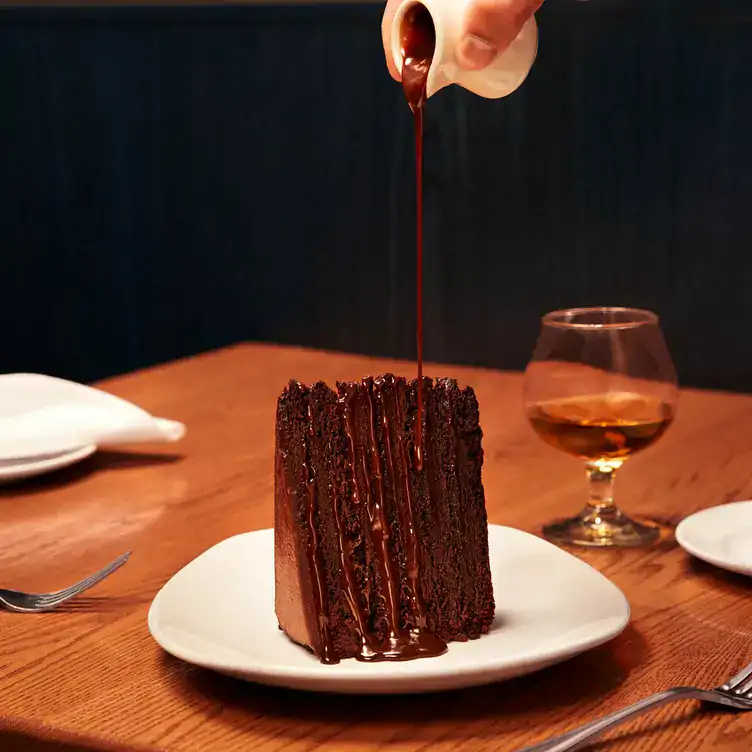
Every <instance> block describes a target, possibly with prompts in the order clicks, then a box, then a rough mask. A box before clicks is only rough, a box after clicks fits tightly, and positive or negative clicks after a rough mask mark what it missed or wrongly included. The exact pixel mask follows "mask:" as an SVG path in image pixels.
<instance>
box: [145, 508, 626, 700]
mask: <svg viewBox="0 0 752 752" xmlns="http://www.w3.org/2000/svg"><path fill="white" fill-rule="evenodd" d="M488 528H489V536H490V535H491V534H494V533H492V532H491V531H492V530H495V531H497V532H496V533H495V534H499V532H502V531H503V533H504V534H509V533H510V532H511V533H512V534H514V535H519V536H521V537H525V538H526V539H528V540H530V539H532V540H533V541H535V545H540V546H541V547H547V548H548V547H550V549H552V550H554V551H556V552H557V554H556V555H560V554H561V555H563V556H566V557H568V558H569V559H571V560H572V561H573V562H576V566H579V568H580V569H581V570H582V571H587V572H588V576H594V575H597V577H598V578H599V579H600V581H601V584H603V585H604V586H606V587H609V588H611V590H612V593H613V595H614V596H616V598H617V599H619V600H620V606H621V609H622V612H621V617H622V618H621V621H620V622H619V624H618V626H617V627H613V628H611V629H610V630H608V631H606V632H603V634H600V635H598V636H596V637H587V638H581V639H580V640H575V641H573V642H572V643H571V644H570V645H568V646H567V649H566V650H565V651H562V649H561V648H549V649H548V650H547V651H542V652H540V653H537V654H536V656H535V658H534V659H533V660H532V661H531V662H532V663H534V665H535V668H534V669H533V670H534V671H537V670H539V669H541V668H544V667H545V666H548V665H551V664H553V663H558V662H560V661H564V660H567V659H569V658H573V657H574V656H576V655H579V654H581V653H584V652H587V651H589V650H592V649H594V648H596V647H598V646H599V645H603V644H605V643H606V642H610V641H611V640H613V639H614V638H615V637H618V635H620V634H621V633H622V632H623V631H624V630H625V629H626V628H627V626H628V625H629V623H630V620H631V616H632V614H631V605H630V603H629V600H628V599H627V597H626V595H625V594H624V592H623V591H622V590H621V589H620V588H619V587H618V586H617V585H616V584H615V583H614V582H612V581H611V580H610V579H609V578H608V577H606V575H604V574H603V573H602V572H600V571H599V570H598V569H596V568H595V567H593V566H592V565H590V564H588V563H587V562H586V561H583V560H582V559H580V558H579V557H577V556H575V555H574V554H572V553H570V552H569V551H567V550H566V549H564V548H560V547H558V546H556V545H554V544H553V543H550V542H549V541H547V540H545V539H543V538H541V537H539V536H537V535H534V534H532V533H528V532H526V531H524V530H520V529H518V528H514V527H511V526H507V525H496V524H491V523H489V525H488ZM273 530H274V529H273V528H263V529H261V530H251V531H246V532H243V533H237V534H235V535H231V536H229V537H227V538H225V539H223V540H221V541H218V542H217V543H215V544H214V545H212V546H210V547H209V548H207V549H206V550H204V551H203V552H201V553H200V554H198V555H197V556H195V557H194V558H193V559H191V560H190V561H189V562H188V563H186V564H185V565H184V566H183V567H181V569H180V570H178V571H177V572H176V573H175V574H173V575H172V576H171V577H170V578H169V579H168V580H167V581H166V582H165V583H164V585H162V587H160V589H159V591H158V592H157V594H156V595H155V596H154V599H153V600H152V602H151V604H150V606H149V611H148V615H147V625H148V629H149V632H150V633H151V636H152V638H153V639H154V641H155V642H156V643H157V644H158V645H159V646H160V647H161V648H162V649H163V650H165V652H167V653H169V654H170V655H172V656H174V657H175V658H178V659H179V660H182V661H185V662H187V663H191V664H193V665H197V666H200V667H203V668H206V669H209V670H212V671H217V672H220V673H225V674H229V675H233V676H237V677H240V678H242V679H245V680H248V681H255V682H257V683H262V684H272V685H276V686H287V687H291V688H294V689H299V690H305V689H307V687H306V686H304V685H305V684H310V683H311V682H318V683H321V685H322V686H320V687H316V688H315V689H314V690H313V691H317V692H334V693H350V694H356V693H390V694H396V693H401V692H426V691H431V690H427V689H420V690H411V689H409V688H408V689H401V688H400V686H401V685H408V687H409V685H410V684H416V683H418V682H420V681H421V680H425V679H436V678H438V677H444V676H447V674H448V671H447V668H445V667H443V666H442V665H441V664H431V665H425V663H428V662H422V663H423V666H422V671H421V674H420V676H414V675H411V674H408V675H404V676H402V677H400V676H396V675H395V674H389V675H383V676H381V675H379V676H374V675H372V674H366V673H363V674H357V673H352V674H349V673H348V674H341V673H338V674H334V673H333V674H332V675H331V677H330V680H329V681H327V680H326V679H323V680H322V673H321V670H320V667H319V665H318V664H315V665H314V664H312V665H311V668H310V669H308V668H301V667H299V666H289V665H285V664H277V665H273V666H271V667H269V666H255V667H254V668H253V669H249V668H247V667H238V666H237V665H235V664H231V663H229V662H228V661H226V660H222V659H219V660H210V661H208V660H206V657H205V656H202V655H199V654H197V653H196V652H195V651H193V650H192V649H190V648H185V647H184V646H182V645H180V644H179V643H176V642H175V641H174V640H172V639H171V638H170V637H169V636H168V635H166V634H165V633H164V631H160V629H159V627H158V625H157V621H158V619H159V613H158V612H159V609H160V604H161V602H162V600H163V599H164V598H165V596H164V592H165V590H166V589H167V588H168V587H169V586H170V584H171V583H172V582H173V580H174V579H175V578H176V577H178V575H181V573H183V572H185V570H187V569H188V568H189V567H191V566H192V565H193V564H194V563H195V562H196V561H198V560H199V559H200V558H201V557H203V556H205V555H206V554H208V553H209V552H210V551H212V550H213V549H215V548H217V547H219V546H222V545H224V544H226V543H227V542H228V541H231V540H235V539H239V538H248V537H255V536H259V537H260V536H261V535H266V536H268V535H270V534H272V533H273ZM181 576H184V575H181ZM472 665H473V673H472V681H471V682H468V683H466V684H462V683H457V684H452V685H451V687H460V686H470V685H473V686H475V685H481V684H484V683H490V682H494V681H499V680H500V679H501V677H500V676H499V675H500V673H501V672H502V670H503V669H504V668H513V667H515V666H519V665H521V662H518V663H515V664H512V665H510V664H508V663H504V662H503V658H502V656H501V655H500V656H498V657H497V659H496V660H493V659H492V660H490V661H485V662H484V664H483V666H482V667H480V668H477V666H478V664H477V663H475V662H473V664H472ZM522 665H524V664H522ZM329 668H331V667H329ZM468 668H469V667H468ZM462 670H463V669H462V667H461V666H457V665H454V666H452V667H451V670H450V672H449V673H452V674H454V673H457V672H458V671H460V672H461V671H462ZM524 673H529V671H522V672H520V674H516V675H522V674H524ZM285 680H288V681H285ZM385 681H386V682H389V683H391V684H394V685H395V686H394V687H392V688H391V689H389V690H388V691H387V690H383V689H369V686H371V685H373V684H378V685H381V683H383V682H385ZM338 682H339V683H340V684H344V683H346V684H347V685H349V686H348V688H347V689H341V688H338V687H337V683H338ZM451 687H446V688H445V687H441V686H440V687H438V688H437V690H436V691H443V690H444V689H447V688H451Z"/></svg>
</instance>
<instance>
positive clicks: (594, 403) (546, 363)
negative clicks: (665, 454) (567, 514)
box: [525, 308, 679, 546]
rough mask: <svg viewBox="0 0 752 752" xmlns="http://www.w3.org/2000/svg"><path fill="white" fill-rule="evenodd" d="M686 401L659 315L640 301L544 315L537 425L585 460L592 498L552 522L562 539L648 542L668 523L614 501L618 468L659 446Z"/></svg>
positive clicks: (533, 394)
mask: <svg viewBox="0 0 752 752" xmlns="http://www.w3.org/2000/svg"><path fill="white" fill-rule="evenodd" d="M678 398H679V390H678V387H677V379H676V371H675V369H674V365H673V363H672V362H671V356H670V355H669V352H668V348H667V347H666V342H665V340H664V338H663V334H662V332H661V329H660V326H659V323H658V317H657V316H656V314H654V313H652V312H651V311H645V310H640V309H634V308H573V309H569V310H563V311H553V312H552V313H548V314H546V315H545V316H544V317H543V319H542V326H541V332H540V336H539V339H538V343H537V345H536V348H535V352H534V353H533V357H532V360H531V361H530V363H529V365H528V367H527V370H526V371H525V409H526V412H527V416H528V419H529V420H530V423H531V424H532V426H533V429H534V430H535V432H536V433H537V434H538V436H540V437H541V438H542V439H543V441H545V442H546V443H547V444H550V445H551V446H552V447H555V448H556V449H559V450H561V451H564V452H567V453H568V454H570V455H572V456H574V457H577V458H578V459H580V460H582V461H583V462H584V463H585V469H586V472H587V478H588V483H589V499H588V502H587V504H586V506H585V508H584V509H583V510H582V512H581V513H580V514H579V515H578V516H577V517H573V518H570V519H565V520H560V521H556V522H554V523H552V524H550V525H546V526H544V528H543V534H544V536H545V537H546V538H548V539H549V540H552V541H553V542H555V543H562V544H574V545H581V546H641V545H646V544H649V543H651V542H653V541H655V540H656V539H657V538H658V537H659V535H660V527H659V526H658V525H657V524H655V523H651V522H649V521H647V520H639V521H638V520H636V519H631V518H630V517H628V516H627V515H626V514H624V513H623V512H622V511H621V510H620V509H619V508H618V507H617V506H616V504H615V503H614V479H615V476H616V471H617V470H618V469H619V468H620V467H621V466H622V465H623V464H624V463H625V462H626V461H627V460H628V459H629V458H630V457H632V456H633V455H634V454H636V453H637V452H640V451H642V450H643V449H646V448H647V447H649V446H651V445H652V444H654V443H655V442H656V441H657V440H658V439H659V438H661V436H663V434H664V433H665V432H666V430H667V429H668V427H669V426H670V425H671V422H672V421H673V419H674V416H675V415H676V408H677V403H678Z"/></svg>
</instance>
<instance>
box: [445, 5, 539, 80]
mask: <svg viewBox="0 0 752 752" xmlns="http://www.w3.org/2000/svg"><path fill="white" fill-rule="evenodd" d="M542 4H543V0H475V2H473V3H471V5H470V7H469V8H468V10H467V13H466V14H465V22H464V25H463V30H462V35H461V37H460V41H459V42H458V43H457V46H456V47H455V50H454V54H455V57H456V58H457V62H458V63H459V65H460V66H461V67H462V68H465V69H466V70H481V69H482V68H485V67H486V66H488V65H490V64H491V63H492V62H493V61H494V60H495V59H496V58H497V57H498V56H499V55H500V54H501V53H502V52H504V50H506V49H507V47H509V45H510V44H511V43H512V42H513V41H514V40H515V39H516V38H517V35H518V34H519V33H520V31H522V27H523V26H524V25H525V23H526V22H527V20H528V19H529V18H530V16H532V15H533V13H535V11H536V10H538V8H540V6H541V5H542Z"/></svg>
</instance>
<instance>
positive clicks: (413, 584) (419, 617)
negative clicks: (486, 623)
mask: <svg viewBox="0 0 752 752" xmlns="http://www.w3.org/2000/svg"><path fill="white" fill-rule="evenodd" d="M386 384H390V385H391V386H392V387H394V381H393V380H390V381H389V382H387V381H386V380H385V379H376V380H375V381H374V380H373V379H364V380H363V382H362V384H361V385H360V386H359V387H356V386H355V385H346V386H345V390H344V394H343V395H342V396H341V397H340V399H339V404H340V405H341V406H342V409H343V413H344V421H343V423H344V429H345V434H346V436H347V440H348V445H349V449H350V451H349V454H350V457H349V459H350V462H351V465H352V467H353V492H352V500H353V503H358V504H359V503H361V500H362V501H364V503H365V506H366V514H365V519H366V522H367V525H366V529H365V533H366V536H367V538H368V541H369V542H370V543H371V544H372V545H371V550H372V551H373V555H374V557H375V560H376V561H375V563H376V568H377V571H378V573H379V581H380V583H381V588H382V597H383V598H384V603H385V618H386V624H387V637H386V640H379V639H378V637H377V636H376V635H375V634H373V633H371V632H369V631H368V630H367V626H366V625H367V621H368V620H367V616H366V615H365V614H363V613H360V615H358V614H356V612H355V609H356V604H357V596H356V595H355V591H354V590H352V592H351V593H350V595H349V596H348V605H349V606H350V608H351V610H353V616H354V618H355V620H356V623H357V625H358V626H357V629H358V631H359V632H360V633H361V635H360V636H361V651H360V654H358V655H357V656H356V658H357V660H360V661H366V662H376V661H403V660H409V659H412V658H422V657H430V656H436V655H441V654H442V653H443V652H445V650H446V643H445V642H443V641H442V640H439V639H438V638H437V637H435V636H434V635H433V634H432V633H431V632H429V631H428V629H427V628H426V623H427V617H426V610H425V605H424V603H423V599H422V597H421V591H420V562H419V554H418V550H419V549H418V540H417V536H416V531H415V519H414V515H413V505H412V495H411V491H410V480H409V469H408V465H407V456H406V452H405V449H404V444H403V442H402V435H403V433H404V430H405V428H404V417H403V415H402V411H401V408H400V407H399V401H398V396H395V408H394V412H395V413H396V415H397V425H398V430H397V437H398V438H397V452H398V454H399V457H395V451H394V448H395V445H394V442H393V440H392V435H391V431H390V425H389V418H388V410H387V402H388V401H389V397H388V395H387V394H386V392H385V390H384V386H385V385H386ZM359 394H360V395H363V403H362V404H363V409H364V410H365V411H366V422H367V425H368V440H369V444H370V446H369V447H368V452H367V454H368V455H369V458H370V467H369V462H368V460H367V458H366V456H365V454H364V453H363V452H361V451H360V449H359V447H358V441H357V435H356V425H357V424H356V413H355V411H356V405H357V402H358V395H359ZM395 395H396V390H395ZM377 405H378V407H379V411H380V417H381V421H380V422H381V428H382V438H383V444H384V450H385V452H384V453H385V456H386V460H387V467H388V470H389V477H390V479H391V487H392V488H394V489H395V497H394V503H395V504H396V505H397V506H398V510H399V513H400V522H401V523H402V527H403V529H404V530H405V531H406V541H405V551H406V569H407V576H408V587H409V591H410V606H411V610H412V611H413V617H414V623H415V625H416V626H415V627H414V628H413V629H410V630H408V629H407V628H406V627H403V626H402V625H401V618H400V603H399V591H400V574H399V565H398V564H397V562H396V555H395V551H394V547H393V544H392V543H391V533H390V527H389V510H388V508H387V504H388V501H389V500H388V494H387V493H386V488H385V486H384V480H385V474H384V462H383V460H382V454H381V447H380V442H379V437H378V430H377V426H378V424H379V421H378V418H377V410H376V406H377ZM397 460H399V461H400V463H401V465H402V470H403V481H404V487H405V502H406V504H407V507H408V508H407V516H408V520H407V521H404V516H405V513H404V512H403V510H402V509H401V508H399V502H398V499H397V497H396V488H397V483H398V478H397V475H396V472H395V465H396V462H397ZM359 467H362V470H363V477H364V478H366V479H370V480H371V482H370V483H367V484H366V488H361V487H360V483H359V475H358V468H359ZM340 546H341V547H344V539H343V536H341V537H340ZM342 556H343V557H344V554H342ZM347 556H349V557H351V556H352V551H348V552H347ZM341 561H343V562H345V558H342V559H341ZM343 566H347V567H350V566H351V561H347V562H346V563H344V564H343ZM345 579H346V583H347V584H346V587H348V588H354V586H355V583H354V577H352V574H350V575H347V574H346V576H345Z"/></svg>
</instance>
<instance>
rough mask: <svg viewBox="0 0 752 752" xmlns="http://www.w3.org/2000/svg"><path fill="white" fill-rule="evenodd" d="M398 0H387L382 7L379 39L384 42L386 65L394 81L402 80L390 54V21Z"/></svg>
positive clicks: (395, 10)
mask: <svg viewBox="0 0 752 752" xmlns="http://www.w3.org/2000/svg"><path fill="white" fill-rule="evenodd" d="M400 2H401V0H388V2H387V4H386V8H384V16H383V17H382V19H381V40H382V42H383V43H384V56H385V57H386V67H387V68H389V73H390V74H391V76H392V78H393V79H394V80H395V81H401V80H402V75H401V74H400V71H398V70H397V67H396V66H395V65H394V58H393V56H392V22H393V21H394V14H395V13H396V12H397V7H398V6H399V4H400Z"/></svg>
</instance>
